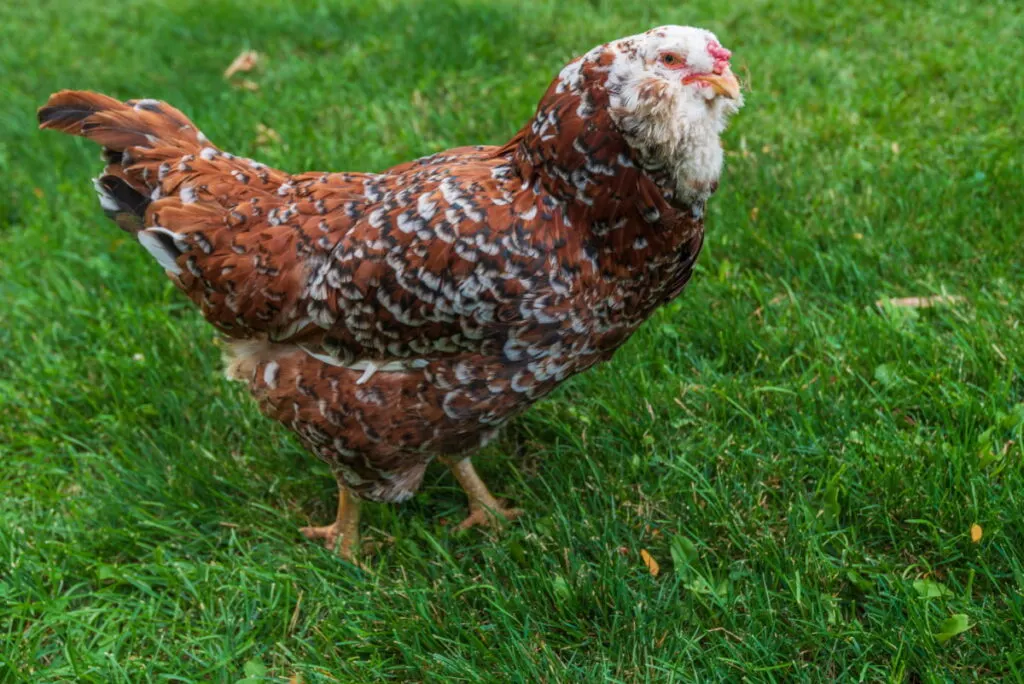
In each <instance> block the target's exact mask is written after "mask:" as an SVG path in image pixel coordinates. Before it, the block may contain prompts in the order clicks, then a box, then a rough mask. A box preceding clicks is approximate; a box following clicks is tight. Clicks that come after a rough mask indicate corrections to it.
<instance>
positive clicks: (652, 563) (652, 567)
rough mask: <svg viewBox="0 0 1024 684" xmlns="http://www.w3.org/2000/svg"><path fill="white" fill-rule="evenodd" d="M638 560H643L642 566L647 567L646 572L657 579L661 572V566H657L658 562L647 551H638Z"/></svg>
mask: <svg viewBox="0 0 1024 684" xmlns="http://www.w3.org/2000/svg"><path fill="white" fill-rule="evenodd" d="M640 558H642V559H643V561H644V565H646V566H647V571H648V572H650V573H651V576H652V577H657V576H658V573H659V572H661V566H660V565H658V561H656V560H654V558H653V557H652V556H651V554H649V553H648V552H647V549H640Z"/></svg>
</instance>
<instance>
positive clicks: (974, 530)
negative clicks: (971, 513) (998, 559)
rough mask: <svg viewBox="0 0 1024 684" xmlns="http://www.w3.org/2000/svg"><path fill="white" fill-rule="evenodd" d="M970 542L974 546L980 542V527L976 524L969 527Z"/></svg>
mask: <svg viewBox="0 0 1024 684" xmlns="http://www.w3.org/2000/svg"><path fill="white" fill-rule="evenodd" d="M971 541H972V542H974V543H975V544H977V543H978V542H980V541H981V525H979V524H978V523H974V524H973V525H971Z"/></svg>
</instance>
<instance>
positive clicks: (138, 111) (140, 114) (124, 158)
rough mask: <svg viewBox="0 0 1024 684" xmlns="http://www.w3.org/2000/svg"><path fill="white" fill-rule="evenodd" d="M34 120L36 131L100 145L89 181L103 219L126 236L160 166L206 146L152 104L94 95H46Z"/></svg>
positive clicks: (180, 118)
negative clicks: (98, 166)
mask: <svg viewBox="0 0 1024 684" xmlns="http://www.w3.org/2000/svg"><path fill="white" fill-rule="evenodd" d="M37 116H38V119H39V127H40V128H42V129H52V130H56V131H60V132H62V133H67V134H69V135H77V136H82V137H85V138H88V139H90V140H93V141H94V142H97V143H99V144H100V145H102V146H103V158H104V160H105V161H106V162H107V167H106V168H105V169H104V170H103V173H102V174H101V175H100V177H99V178H97V179H96V180H95V181H94V185H95V187H96V192H97V194H98V195H99V199H100V205H101V206H102V207H103V210H104V212H105V213H106V214H107V216H109V217H110V218H111V219H112V220H114V221H115V222H116V223H117V224H118V226H120V227H121V228H122V229H124V230H127V231H129V232H137V231H139V230H141V229H142V227H143V223H144V221H143V218H144V217H145V214H146V210H147V209H148V208H149V205H150V203H151V201H152V197H153V194H154V190H155V189H156V188H157V187H158V186H159V181H160V173H159V166H160V164H161V163H163V162H165V161H169V160H172V159H177V158H181V157H182V156H183V155H186V154H190V153H194V152H196V151H197V150H199V149H200V148H201V147H203V146H204V145H208V141H207V140H206V137H205V136H203V134H202V133H201V132H200V131H199V130H198V129H196V127H195V126H194V125H193V124H192V122H191V121H189V119H188V117H186V116H185V115H184V114H182V113H181V112H180V111H178V110H177V109H175V108H174V107H172V106H170V105H169V104H166V103H164V102H159V101H157V100H148V99H147V100H128V101H127V102H121V101H119V100H116V99H114V98H112V97H108V96H106V95H101V94H99V93H92V92H87V91H78V90H62V91H60V92H58V93H55V94H54V95H51V96H50V99H49V101H48V102H47V103H46V104H45V105H43V106H42V107H40V108H39V111H38V113H37ZM150 167H153V168H150Z"/></svg>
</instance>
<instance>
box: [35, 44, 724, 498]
mask: <svg viewBox="0 0 1024 684" xmlns="http://www.w3.org/2000/svg"><path fill="white" fill-rule="evenodd" d="M677 29H678V27H668V28H667V29H656V30H654V31H652V32H649V33H648V34H643V35H642V36H638V37H633V38H631V39H624V40H622V41H617V42H615V43H610V44H608V45H605V46H600V47H598V48H595V49H594V50H592V51H591V52H589V53H588V54H587V55H585V56H584V57H582V58H580V59H578V60H576V61H575V62H573V63H572V64H570V65H569V66H568V67H566V69H565V70H563V72H562V74H560V76H559V78H557V79H556V80H555V81H554V82H553V83H552V84H551V86H550V88H549V89H548V91H547V93H546V94H545V95H544V97H543V99H542V100H541V102H540V104H539V106H538V108H537V113H536V115H535V116H534V118H533V119H532V120H531V121H530V122H529V123H528V124H527V125H526V126H525V127H524V128H523V129H522V130H521V131H520V132H519V133H518V134H516V135H515V136H514V137H513V138H512V140H511V141H510V142H508V143H507V144H506V145H504V146H501V147H464V148H457V149H453V150H448V151H446V152H443V153H440V154H436V155H433V156H430V157H426V158H423V159H419V160H416V161H412V162H408V163H405V164H402V165H400V166H396V167H394V168H392V169H388V170H387V171H384V172H382V173H378V174H373V173H303V174H294V175H293V174H288V173H285V172H283V171H279V170H276V169H271V168H269V167H266V166H264V165H262V164H259V163H257V162H254V161H252V160H249V159H244V158H241V157H236V156H234V155H231V154H229V153H227V152H224V151H222V150H220V149H219V148H217V147H215V146H214V145H213V144H212V143H210V142H209V141H208V140H206V138H205V136H203V134H202V133H201V132H200V131H199V130H198V129H197V128H196V127H195V126H194V125H193V124H192V123H191V122H190V121H189V120H188V119H187V118H186V117H185V116H184V115H183V114H182V113H181V112H179V111H178V110H176V109H174V108H173V107H171V106H170V105H167V104H165V103H162V102H157V101H154V100H137V101H135V100H129V101H127V102H124V103H122V102H120V101H118V100H115V99H112V98H109V97H106V96H104V95H98V94H95V93H88V92H75V91H62V92H60V93H57V94H55V95H54V96H52V97H51V98H50V101H49V102H48V103H47V104H46V106H44V107H43V108H41V109H40V111H39V120H40V124H41V126H42V127H43V128H54V129H57V130H61V131H64V132H67V133H71V134H75V135H82V136H85V137H88V138H90V139H92V140H94V141H96V142H97V143H99V144H100V145H102V146H103V147H104V155H105V158H106V160H107V162H108V163H107V166H106V168H105V169H104V172H103V174H102V175H101V176H100V178H99V179H97V181H96V186H97V191H98V192H99V195H100V201H101V205H102V206H103V208H104V210H105V211H106V212H107V214H108V215H110V216H111V217H112V218H114V219H115V220H116V221H117V223H118V225H120V226H121V227H122V228H125V229H126V230H130V231H132V232H136V233H137V234H138V236H139V240H140V242H141V243H142V244H143V245H144V246H145V247H146V248H147V249H148V250H149V251H150V252H151V253H152V254H153V255H154V257H155V258H156V259H157V260H158V261H159V262H160V263H161V264H162V265H163V266H164V267H165V268H166V269H167V272H168V275H169V276H170V277H171V278H172V279H173V280H174V282H175V284H176V285H177V286H178V287H179V288H180V289H181V290H183V291H184V292H185V293H186V294H187V295H188V296H189V297H190V298H191V299H192V300H193V301H194V302H195V303H196V304H197V305H198V306H199V307H200V309H201V311H202V313H203V315H204V316H205V317H206V319H207V320H208V321H210V323H212V324H213V325H214V326H216V327H217V328H218V329H219V330H220V331H221V332H222V333H224V335H225V336H226V337H227V338H228V340H229V345H228V347H229V350H230V351H229V354H228V356H229V365H228V374H229V376H230V377H233V378H236V379H239V380H242V381H244V382H246V383H248V386H249V388H250V390H251V391H252V393H253V395H254V396H255V397H256V398H257V400H258V401H259V404H260V407H261V409H262V411H263V412H264V413H265V414H266V415H268V416H270V417H271V418H274V419H276V420H278V421H281V422H282V423H284V424H285V425H287V426H288V427H289V428H291V429H292V430H293V431H294V432H295V433H296V434H297V435H298V436H299V438H300V439H301V440H302V442H303V443H304V444H305V445H306V446H307V447H308V448H309V449H311V450H312V451H313V452H314V453H316V454H317V455H318V456H319V457H321V458H323V459H324V460H325V461H327V462H328V463H330V464H331V465H332V467H333V468H334V469H335V471H336V472H337V473H338V476H339V479H340V480H341V481H342V482H343V484H344V485H345V486H347V487H348V488H349V489H350V490H351V491H352V492H354V493H355V494H356V495H358V496H359V497H361V498H366V499H371V500H377V501H401V500H403V499H405V498H408V497H409V496H411V495H412V494H413V493H414V492H415V491H416V489H417V488H418V487H419V486H420V483H421V481H422V478H423V474H424V470H425V468H426V466H427V464H428V463H429V462H430V461H431V459H433V458H434V457H436V456H438V455H442V456H453V455H461V454H466V453H468V452H471V451H472V450H473V449H475V448H477V447H479V446H480V445H481V444H483V443H484V442H486V441H487V440H488V439H490V438H491V437H492V436H493V435H494V434H495V432H496V430H497V429H498V428H499V427H500V426H501V425H503V424H504V423H505V422H507V421H508V420H509V419H510V418H512V417H513V416H515V415H517V414H518V413H520V412H522V411H523V410H524V409H526V408H527V407H528V406H529V405H530V404H532V403H533V402H535V401H537V400H538V399H540V398H541V397H543V396H545V395H546V394H548V393H549V392H550V391H551V390H552V389H554V388H555V387H556V386H557V385H558V384H559V383H561V382H562V381H564V380H566V379H567V378H569V377H571V376H572V375H574V374H576V373H579V372H581V371H583V370H586V369H587V368H590V367H591V366H593V365H594V364H595V363H598V362H599V361H603V360H607V359H608V358H610V356H611V355H612V353H613V352H614V351H615V350H616V349H617V348H618V347H620V346H621V345H622V344H623V343H624V342H625V341H626V340H627V339H628V338H629V336H630V335H631V334H632V333H633V332H634V331H635V330H636V329H637V327H638V326H639V325H640V324H641V323H642V322H643V321H644V320H645V319H646V318H647V317H648V316H649V315H650V314H651V312H652V311H653V310H654V309H655V308H657V307H658V306H659V305H661V304H663V303H665V302H667V301H669V300H670V299H672V298H673V297H675V296H676V295H678V294H679V293H680V291H681V290H682V289H683V287H684V286H685V284H686V282H687V281H688V280H689V278H690V276H691V274H692V271H693V265H694V262H695V260H696V258H697V255H698V253H699V252H700V249H701V245H702V241H703V238H704V227H703V214H704V202H705V200H706V199H707V197H708V196H710V194H711V193H712V192H713V191H714V189H715V185H717V169H714V168H712V169H711V171H712V172H713V173H710V174H704V175H702V172H703V171H704V169H703V167H694V168H695V171H694V172H693V173H689V174H688V173H684V170H685V168H686V164H691V166H692V165H693V164H694V163H696V162H694V160H693V158H690V157H687V156H686V155H687V154H688V152H687V145H689V146H690V147H692V148H693V150H694V151H693V152H692V154H691V157H694V158H696V157H697V156H699V155H700V154H705V155H707V156H709V158H710V159H711V162H709V164H711V165H712V166H713V164H714V163H715V159H714V156H715V154H716V153H717V155H718V162H717V163H718V164H719V165H720V151H719V150H718V149H717V130H720V127H719V128H718V129H717V130H716V131H715V133H714V135H715V137H714V140H713V142H712V144H713V147H708V148H707V150H710V151H706V150H705V149H704V148H703V147H700V145H703V144H704V143H705V141H702V140H698V139H697V138H696V135H695V134H693V135H691V137H690V138H687V137H686V133H685V131H682V132H681V131H678V130H675V128H673V126H674V124H672V121H671V120H670V119H671V118H672V117H679V118H680V119H681V120H685V119H686V117H687V116H691V118H693V117H697V119H700V117H704V116H706V117H707V118H708V119H709V120H711V118H712V114H705V113H704V110H706V111H707V112H711V113H713V114H714V116H718V115H719V113H718V112H717V111H716V110H715V107H719V106H720V103H721V102H722V101H726V100H736V98H738V90H737V89H735V88H734V87H733V84H734V83H735V79H732V77H731V74H729V72H728V51H724V49H723V48H721V46H720V45H718V43H717V41H716V40H715V39H714V37H713V36H710V34H707V33H706V32H699V33H696V34H695V33H678V32H677ZM679 30H681V31H688V32H698V31H699V30H697V29H679ZM659 31H660V32H661V33H658V32H659ZM709 36H710V37H709ZM673 41H674V42H673ZM702 41H703V42H702ZM666 45H668V46H669V47H672V49H674V50H676V52H674V53H671V54H681V53H680V52H679V51H681V50H682V51H685V50H689V53H688V54H686V55H683V56H682V57H681V58H682V59H683V60H684V62H686V61H687V59H688V60H689V61H688V62H687V64H688V65H693V64H698V63H703V62H701V61H700V60H705V61H706V62H707V64H709V65H711V66H706V67H703V68H702V69H698V68H697V67H695V66H688V68H689V69H690V71H688V72H686V73H685V74H683V75H682V76H680V77H679V78H680V80H679V82H678V83H676V81H674V80H672V79H673V78H675V77H676V75H677V74H676V72H675V71H673V70H675V69H676V67H671V68H669V67H670V66H671V65H672V64H676V62H675V61H674V60H671V59H668V58H665V57H664V55H665V54H669V53H667V52H666V50H668V49H669V47H665V46H666ZM693 45H697V47H696V48H694V47H693ZM673 46H675V47H673ZM679 46H682V47H679ZM701 48H703V52H706V53H707V55H710V57H708V56H707V55H705V54H703V52H702V51H701ZM716 50H717V51H718V52H717V53H716ZM698 53H700V54H698ZM723 64H724V67H723ZM665 74H668V76H666V75H665ZM723 74H726V75H727V78H726V76H723ZM687 78H689V79H691V80H690V81H687V80H686V79H687ZM728 79H732V80H731V81H729V80H728ZM695 81H699V82H696V83H695V84H694V82H695ZM705 81H706V83H705ZM709 84H710V87H711V88H712V89H713V90H714V92H710V91H709V90H707V87H708V86H709ZM701 88H704V90H701ZM730 89H732V90H730ZM680 93H682V94H680ZM723 93H724V94H725V95H726V97H719V95H721V94H723ZM684 96H685V98H689V99H684ZM723 106H724V105H723ZM673 108H675V109H674V110H673ZM701 108H703V109H701ZM735 108H738V103H735V107H734V108H733V109H732V110H728V109H726V110H723V112H722V114H721V118H723V120H724V117H725V116H727V115H728V114H729V113H731V111H734V110H735ZM691 109H692V111H693V112H695V114H692V115H690V114H688V112H690V111H691ZM675 110H678V111H675ZM662 120H664V121H662ZM697 123H699V124H701V125H703V120H702V119H700V120H698V121H697ZM712 123H714V124H715V125H717V119H715V121H714V122H712ZM687 125H691V124H690V123H688V124H687ZM722 125H724V122H723V124H722ZM658 126H661V128H659V127H658ZM691 128H692V129H693V130H698V128H697V124H692V125H691ZM710 128H711V126H709V130H710ZM700 130H702V129H700ZM662 132H664V135H662ZM672 136H675V137H672ZM662 138H664V140H663V139H662ZM691 138H692V139H691ZM698 161H699V160H698ZM700 163H703V162H702V161H701V162H700ZM705 176H707V177H705Z"/></svg>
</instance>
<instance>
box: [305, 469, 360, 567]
mask: <svg viewBox="0 0 1024 684" xmlns="http://www.w3.org/2000/svg"><path fill="white" fill-rule="evenodd" d="M299 532H301V533H302V535H303V536H304V537H305V538H306V539H323V540H324V546H326V547H327V548H328V549H329V550H331V551H334V550H335V549H337V551H338V555H340V556H341V557H342V558H344V559H345V560H347V561H349V562H352V560H353V558H354V555H355V553H356V551H358V550H359V499H357V498H356V497H355V496H354V495H353V494H352V492H350V491H349V489H348V487H346V486H345V483H344V482H342V481H341V478H340V477H339V478H338V515H337V517H336V518H335V520H334V522H333V523H331V524H330V525H323V526H320V527H313V526H310V527H303V528H300V529H299Z"/></svg>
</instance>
